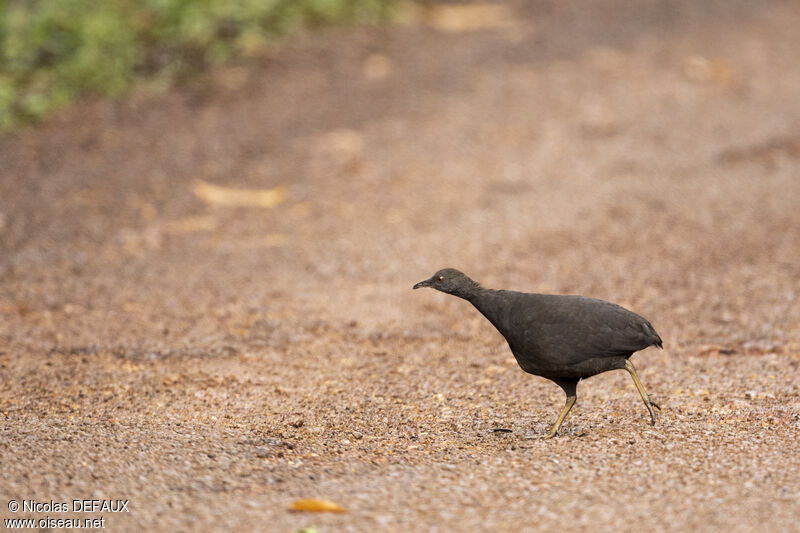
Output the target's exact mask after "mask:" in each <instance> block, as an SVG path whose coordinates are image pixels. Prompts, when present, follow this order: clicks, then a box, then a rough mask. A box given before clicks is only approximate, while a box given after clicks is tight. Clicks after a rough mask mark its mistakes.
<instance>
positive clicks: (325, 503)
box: [289, 498, 347, 513]
mask: <svg viewBox="0 0 800 533" xmlns="http://www.w3.org/2000/svg"><path fill="white" fill-rule="evenodd" d="M289 509H291V510H292V511H306V512H312V513H346V512H347V509H345V508H344V507H342V506H340V505H338V504H335V503H333V502H332V501H330V500H320V499H317V498H304V499H302V500H295V501H293V502H292V504H291V505H290V506H289Z"/></svg>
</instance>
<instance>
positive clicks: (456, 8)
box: [424, 4, 514, 33]
mask: <svg viewBox="0 0 800 533" xmlns="http://www.w3.org/2000/svg"><path fill="white" fill-rule="evenodd" d="M424 16H425V24H427V25H428V26H430V27H431V28H434V29H436V30H439V31H442V32H448V33H458V32H464V31H471V30H481V29H492V28H507V27H509V26H512V25H513V24H514V12H513V11H512V10H511V9H510V8H509V7H508V6H504V5H498V4H465V5H461V4H453V5H446V4H434V5H431V6H428V7H427V9H426V10H425V15H424Z"/></svg>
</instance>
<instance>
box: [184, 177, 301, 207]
mask: <svg viewBox="0 0 800 533" xmlns="http://www.w3.org/2000/svg"><path fill="white" fill-rule="evenodd" d="M194 193H195V194H196V195H197V197H198V198H200V199H201V200H203V201H204V202H206V203H207V204H212V205H228V206H248V207H265V208H267V207H275V206H276V205H278V204H280V203H281V202H283V201H284V200H285V199H286V187H284V186H282V185H281V186H278V187H275V188H273V189H231V188H229V187H221V186H219V185H212V184H211V183H208V182H205V181H203V180H197V181H196V182H195V185H194Z"/></svg>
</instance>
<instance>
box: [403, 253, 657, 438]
mask: <svg viewBox="0 0 800 533" xmlns="http://www.w3.org/2000/svg"><path fill="white" fill-rule="evenodd" d="M421 287H432V288H434V289H436V290H439V291H441V292H445V293H447V294H452V295H454V296H458V297H459V298H463V299H464V300H467V301H469V302H470V303H472V305H474V306H475V307H476V308H477V309H478V311H480V312H481V314H483V316H485V317H486V318H487V319H488V320H489V322H491V323H492V324H493V325H494V327H495V328H497V330H498V331H499V332H500V333H501V334H502V335H503V337H505V339H506V341H507V342H508V346H509V347H510V348H511V352H512V353H513V354H514V357H515V358H516V360H517V362H518V363H519V366H520V367H521V368H522V369H523V370H524V371H525V372H528V373H530V374H535V375H537V376H542V377H545V378H547V379H550V380H551V381H553V382H555V383H556V384H558V385H559V386H560V387H561V388H562V389H563V390H564V392H565V393H566V394H567V403H566V405H565V407H564V410H562V413H561V416H559V419H558V421H557V422H556V424H555V425H554V426H553V429H552V430H551V432H550V434H548V436H550V437H552V436H553V435H555V433H556V432H557V431H558V428H559V427H560V425H561V423H562V422H563V420H564V418H565V417H566V414H567V413H568V412H569V410H570V408H571V407H572V405H573V404H574V403H575V397H576V387H577V384H578V381H580V380H581V379H584V378H588V377H591V376H594V375H596V374H600V373H601V372H606V371H609V370H619V369H625V370H627V371H628V372H629V373H630V374H631V377H633V380H634V383H635V384H636V387H637V389H638V390H639V393H640V395H641V396H642V400H643V401H644V402H645V405H646V406H647V409H648V411H649V412H650V417H651V421H652V423H655V414H654V413H653V409H652V407H657V405H656V404H654V403H653V402H652V400H651V399H650V397H649V395H647V393H646V392H645V391H644V387H643V386H642V385H641V382H640V381H639V378H638V376H637V375H636V370H635V369H634V367H633V365H632V364H631V363H630V361H628V358H629V357H630V356H631V355H633V353H634V352H637V351H639V350H643V349H645V348H647V347H648V346H657V347H659V348H660V347H661V346H662V342H661V337H659V336H658V333H656V330H655V329H654V328H653V326H652V324H650V322H648V321H647V319H645V318H644V317H641V316H639V315H638V314H636V313H634V312H633V311H629V310H627V309H625V308H624V307H622V306H619V305H617V304H614V303H611V302H607V301H604V300H598V299H595V298H587V297H585V296H571V295H555V294H534V293H523V292H516V291H507V290H493V289H485V288H483V287H482V286H481V285H480V284H479V283H477V282H475V281H474V280H472V279H470V278H469V277H467V276H466V275H465V274H463V273H462V272H459V271H458V270H456V269H453V268H445V269H442V270H440V271H438V272H437V273H436V274H434V275H433V276H431V277H430V278H428V279H426V280H424V281H420V282H419V283H417V284H416V285H414V288H415V289H418V288H421Z"/></svg>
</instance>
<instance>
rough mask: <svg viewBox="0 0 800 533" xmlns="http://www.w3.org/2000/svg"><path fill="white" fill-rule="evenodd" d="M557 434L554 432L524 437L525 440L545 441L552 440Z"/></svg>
mask: <svg viewBox="0 0 800 533" xmlns="http://www.w3.org/2000/svg"><path fill="white" fill-rule="evenodd" d="M556 435H557V433H556V432H555V431H550V432H549V433H545V434H544V435H525V437H524V438H525V440H547V439H552V438H553V437H555V436H556Z"/></svg>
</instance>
